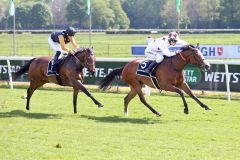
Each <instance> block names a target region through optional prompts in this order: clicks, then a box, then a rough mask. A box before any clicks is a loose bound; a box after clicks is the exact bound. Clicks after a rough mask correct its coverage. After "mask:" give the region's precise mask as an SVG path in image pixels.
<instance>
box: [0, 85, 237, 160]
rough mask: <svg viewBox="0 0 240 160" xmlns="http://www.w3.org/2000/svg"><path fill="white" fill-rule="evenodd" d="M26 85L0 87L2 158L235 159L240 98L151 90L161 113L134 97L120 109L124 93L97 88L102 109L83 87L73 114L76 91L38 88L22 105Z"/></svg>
mask: <svg viewBox="0 0 240 160" xmlns="http://www.w3.org/2000/svg"><path fill="white" fill-rule="evenodd" d="M24 94H26V89H14V90H10V89H5V88H0V126H1V129H0V159H25V160H28V159H63V160H64V159H66V160H68V159H81V160H83V159H89V160H92V159H99V160H100V159H111V160H112V159H124V160H128V159H129V160H132V159H137V160H141V159H142V160H146V159H156V160H158V159H171V160H174V159H176V160H178V159H185V160H188V159H194V160H197V159H199V160H203V159H213V160H214V159H216V160H219V159H223V160H225V159H228V160H229V159H238V157H239V156H240V138H239V134H240V127H239V120H240V112H239V107H240V102H239V101H237V100H233V101H231V102H227V101H226V100H222V99H211V98H208V99H206V98H201V100H202V101H203V102H204V103H205V104H207V105H208V106H210V107H211V108H212V109H213V110H212V111H205V110H204V109H202V108H201V107H200V106H198V104H197V103H196V102H194V101H193V100H191V99H190V98H187V102H188V104H189V109H190V114H189V115H185V114H184V113H183V104H182V100H181V98H180V97H173V96H159V95H153V96H150V97H146V98H147V101H148V102H149V103H150V104H151V105H152V106H153V107H154V108H155V109H156V110H158V111H159V112H161V113H163V116H162V117H156V116H155V115H154V114H152V113H151V112H150V111H149V110H148V109H147V108H146V107H144V105H143V104H141V103H140V101H139V99H138V98H137V97H136V98H134V99H133V101H131V103H130V105H129V116H128V117H124V115H123V98H124V97H125V96H126V94H117V93H101V92H94V93H93V95H94V97H95V98H96V99H98V100H99V101H100V102H101V103H103V104H104V105H105V106H104V107H103V108H101V109H98V108H97V107H96V105H94V103H93V102H92V101H91V100H90V99H89V98H87V97H86V96H85V95H84V94H83V93H80V94H79V95H78V114H73V106H72V92H70V91H53V90H37V91H36V92H35V93H34V95H33V97H32V99H31V108H30V111H26V110H25V103H26V100H25V99H21V96H22V95H24Z"/></svg>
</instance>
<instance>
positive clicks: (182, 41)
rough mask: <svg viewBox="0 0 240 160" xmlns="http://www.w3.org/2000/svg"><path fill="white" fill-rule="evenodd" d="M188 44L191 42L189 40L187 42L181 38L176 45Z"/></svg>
mask: <svg viewBox="0 0 240 160" xmlns="http://www.w3.org/2000/svg"><path fill="white" fill-rule="evenodd" d="M188 44H189V43H188V42H186V41H184V40H181V39H179V40H178V41H177V44H176V45H181V46H185V45H188Z"/></svg>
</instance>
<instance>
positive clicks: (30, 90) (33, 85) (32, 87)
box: [26, 81, 45, 110]
mask: <svg viewBox="0 0 240 160" xmlns="http://www.w3.org/2000/svg"><path fill="white" fill-rule="evenodd" d="M44 84H45V82H38V83H36V82H35V81H31V82H30V86H29V87H28V90H27V104H26V109H27V110H29V109H30V106H29V104H30V99H31V97H32V94H33V92H34V91H35V90H36V89H37V88H39V87H41V86H42V85H44Z"/></svg>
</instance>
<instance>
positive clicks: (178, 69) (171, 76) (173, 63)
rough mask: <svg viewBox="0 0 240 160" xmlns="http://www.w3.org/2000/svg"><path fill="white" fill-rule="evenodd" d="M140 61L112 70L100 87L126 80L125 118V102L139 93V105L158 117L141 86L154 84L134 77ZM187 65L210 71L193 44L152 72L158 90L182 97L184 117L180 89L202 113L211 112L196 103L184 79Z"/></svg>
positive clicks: (206, 107) (143, 78)
mask: <svg viewBox="0 0 240 160" xmlns="http://www.w3.org/2000/svg"><path fill="white" fill-rule="evenodd" d="M197 47H198V46H197ZM141 62H142V60H139V59H137V60H133V61H131V62H129V63H128V64H126V65H125V66H124V67H122V68H118V69H114V70H113V71H112V72H111V73H109V74H108V75H107V76H106V77H105V78H104V79H103V80H102V81H101V83H100V86H99V88H100V89H103V90H106V89H107V88H108V86H110V84H111V83H112V82H113V81H114V79H115V77H116V76H121V77H122V80H123V81H125V82H126V83H127V84H128V85H129V86H130V88H131V90H130V92H129V93H128V95H127V96H126V97H125V98H124V113H125V115H128V103H129V102H130V101H131V100H132V99H133V98H134V97H135V96H136V95H137V94H138V96H139V98H140V100H141V102H142V103H143V104H144V105H145V106H146V107H148V108H149V109H150V110H151V111H152V112H153V113H155V114H156V115H157V116H161V114H160V113H159V112H157V111H156V110H155V109H153V108H152V107H151V106H150V105H149V104H148V103H147V102H146V100H145V98H144V95H143V92H142V90H141V88H142V86H143V85H144V84H145V85H148V86H150V87H152V88H154V85H153V84H152V81H151V79H150V78H148V77H145V76H139V75H136V71H137V68H138V65H139V63H141ZM188 63H190V64H193V65H196V66H198V67H199V68H200V69H202V70H208V69H210V65H209V63H208V62H207V61H206V60H205V59H204V57H203V55H202V53H201V52H200V51H199V50H198V49H197V48H196V47H194V46H193V45H186V46H183V47H182V48H181V49H180V51H179V53H178V54H177V55H176V56H173V57H169V58H166V59H165V60H164V61H163V62H162V63H161V64H160V65H159V66H158V67H157V68H156V70H155V72H156V77H157V81H158V83H159V84H160V88H161V90H166V91H171V92H176V93H178V94H179V95H180V96H181V97H182V100H183V103H184V113H185V114H188V113H189V110H188V105H187V102H186V100H185V97H184V94H183V92H182V90H183V91H184V92H185V93H187V94H188V95H189V96H190V97H191V98H193V99H194V100H195V101H196V102H197V103H198V104H199V105H200V106H201V107H203V108H205V110H210V108H209V107H208V106H206V105H205V104H203V103H202V102H201V101H200V100H198V98H197V97H196V96H195V95H194V94H193V93H192V91H191V90H190V88H189V86H188V84H187V83H186V81H185V79H184V76H183V68H184V67H185V66H186V64H188Z"/></svg>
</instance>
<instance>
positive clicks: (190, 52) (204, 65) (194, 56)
mask: <svg viewBox="0 0 240 160" xmlns="http://www.w3.org/2000/svg"><path fill="white" fill-rule="evenodd" d="M179 55H180V56H181V58H182V59H183V60H184V61H187V62H190V64H192V65H196V66H198V67H199V68H200V69H201V70H203V71H207V70H209V69H210V64H209V63H208V62H207V61H206V60H205V58H204V57H203V54H202V52H201V51H200V50H199V49H198V45H197V46H196V47H195V46H194V45H185V46H183V47H182V48H181V49H180V52H179Z"/></svg>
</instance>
